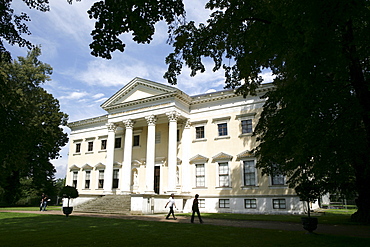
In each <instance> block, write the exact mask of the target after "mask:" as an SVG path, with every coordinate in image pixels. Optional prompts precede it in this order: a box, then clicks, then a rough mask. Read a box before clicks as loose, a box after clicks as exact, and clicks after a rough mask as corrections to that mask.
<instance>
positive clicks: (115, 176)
mask: <svg viewBox="0 0 370 247" xmlns="http://www.w3.org/2000/svg"><path fill="white" fill-rule="evenodd" d="M118 181H119V170H118V169H114V170H113V185H112V187H113V189H117V188H118Z"/></svg>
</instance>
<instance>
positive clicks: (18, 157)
mask: <svg viewBox="0 0 370 247" xmlns="http://www.w3.org/2000/svg"><path fill="white" fill-rule="evenodd" d="M40 54H41V51H40V49H39V48H37V47H36V48H34V49H33V50H31V51H30V52H29V53H28V55H27V57H18V60H14V61H13V62H12V63H9V62H7V61H6V60H2V62H1V63H0V91H1V92H2V93H1V94H0V116H1V117H0V125H1V126H2V127H1V129H0V136H1V137H2V138H1V140H0V162H1V168H2V170H1V173H0V187H1V188H2V189H3V191H4V193H3V195H2V196H3V198H4V199H5V200H6V201H7V202H8V203H14V202H16V201H17V199H18V198H19V196H20V179H21V178H30V179H31V178H32V179H31V180H30V181H32V185H33V186H34V187H35V189H38V190H41V189H43V190H52V188H53V186H54V184H53V183H54V181H53V180H54V173H55V168H54V166H53V165H52V164H51V163H50V159H56V158H58V157H59V151H60V149H61V147H62V146H64V145H65V144H66V143H67V141H68V138H67V134H66V133H63V129H62V128H61V127H62V126H66V124H67V119H68V116H67V115H66V114H64V113H63V112H61V111H60V106H59V102H58V100H56V99H54V98H53V96H52V95H51V94H49V93H47V92H46V91H45V90H44V89H43V88H42V87H40V85H41V84H42V83H44V82H45V81H48V80H50V77H49V75H51V73H52V68H51V67H50V65H48V64H44V63H42V62H40V61H39V60H38V56H39V55H40Z"/></svg>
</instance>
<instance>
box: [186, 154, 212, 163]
mask: <svg viewBox="0 0 370 247" xmlns="http://www.w3.org/2000/svg"><path fill="white" fill-rule="evenodd" d="M207 161H208V158H207V157H204V156H203V155H200V154H197V155H195V156H194V157H193V158H191V159H190V163H192V164H197V163H198V164H199V163H206V162H207Z"/></svg>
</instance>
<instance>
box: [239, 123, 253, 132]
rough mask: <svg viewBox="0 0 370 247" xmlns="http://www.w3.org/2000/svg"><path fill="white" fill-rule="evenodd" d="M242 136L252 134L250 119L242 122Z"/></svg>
mask: <svg viewBox="0 0 370 247" xmlns="http://www.w3.org/2000/svg"><path fill="white" fill-rule="evenodd" d="M241 124H242V134H247V133H252V131H253V130H252V119H247V120H242V121H241Z"/></svg>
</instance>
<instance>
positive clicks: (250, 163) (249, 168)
mask: <svg viewBox="0 0 370 247" xmlns="http://www.w3.org/2000/svg"><path fill="white" fill-rule="evenodd" d="M243 170H244V186H256V167H255V164H254V160H245V161H243Z"/></svg>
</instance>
